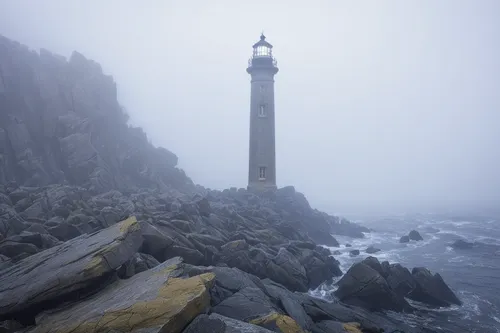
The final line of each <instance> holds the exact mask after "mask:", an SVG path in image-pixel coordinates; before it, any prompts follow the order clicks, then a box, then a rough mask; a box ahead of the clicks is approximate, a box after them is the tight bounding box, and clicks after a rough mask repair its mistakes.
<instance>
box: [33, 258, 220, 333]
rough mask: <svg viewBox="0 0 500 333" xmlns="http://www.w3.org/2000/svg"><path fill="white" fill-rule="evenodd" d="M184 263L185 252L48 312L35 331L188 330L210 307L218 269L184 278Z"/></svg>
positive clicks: (170, 332) (44, 332)
mask: <svg viewBox="0 0 500 333" xmlns="http://www.w3.org/2000/svg"><path fill="white" fill-rule="evenodd" d="M180 265H181V260H180V258H172V259H170V260H168V261H166V262H164V263H163V264H161V265H159V266H157V267H155V268H153V269H151V270H148V271H146V272H142V273H140V274H137V275H135V276H133V277H132V278H130V279H128V280H122V281H118V282H116V283H113V284H111V285H109V286H108V287H107V288H106V289H104V290H103V291H101V292H100V293H99V294H97V295H95V296H94V297H91V298H89V299H86V300H84V301H82V302H79V303H77V304H75V305H73V306H71V307H69V308H68V307H66V308H63V309H61V310H60V311H59V312H55V313H48V314H42V315H40V316H39V317H37V326H36V327H35V329H34V330H33V331H32V333H48V332H61V333H62V332H73V333H79V332H81V333H87V332H95V331H97V330H98V331H102V332H123V333H125V332H138V333H139V332H146V331H147V332H158V333H160V332H169V333H179V332H182V330H183V329H184V328H185V327H186V326H187V325H188V324H189V323H190V322H191V321H192V320H193V319H194V318H195V317H196V316H197V315H199V314H200V313H202V312H204V311H205V310H206V309H207V308H208V307H209V305H210V294H209V289H210V288H211V286H212V285H213V282H214V279H215V275H214V274H213V273H205V274H201V275H197V276H193V277H188V278H180V277H179V276H181V275H182V268H181V267H179V266H180ZM144 286H147V287H146V288H144Z"/></svg>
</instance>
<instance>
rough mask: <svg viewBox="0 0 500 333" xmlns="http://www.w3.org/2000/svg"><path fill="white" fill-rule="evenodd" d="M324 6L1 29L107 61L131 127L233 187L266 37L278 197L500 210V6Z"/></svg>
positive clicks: (79, 12)
mask: <svg viewBox="0 0 500 333" xmlns="http://www.w3.org/2000/svg"><path fill="white" fill-rule="evenodd" d="M257 2H258V1H257ZM223 3H225V5H222V4H223ZM315 3H316V4H317V6H308V7H301V6H299V5H297V4H291V5H290V8H287V9H288V10H289V15H288V16H287V15H284V13H283V11H282V8H281V7H280V6H278V5H276V4H268V5H267V7H266V8H268V11H259V6H256V7H253V6H252V5H250V3H246V2H244V3H242V4H240V6H241V8H240V7H239V6H235V5H234V4H232V3H230V2H224V1H218V2H217V3H215V4H212V6H210V5H207V4H204V3H201V2H197V1H191V2H186V3H183V4H165V3H161V2H153V3H152V4H151V5H150V6H142V7H141V6H140V5H138V4H134V3H132V2H126V3H125V4H123V2H120V4H122V5H120V4H119V3H118V2H112V1H110V2H107V3H99V2H95V1H89V2H87V3H85V4H83V3H80V4H77V3H71V4H69V3H64V4H62V3H60V2H58V1H46V2H44V3H43V4H41V3H37V2H30V4H29V5H27V2H24V3H19V2H17V3H2V4H1V5H0V7H3V8H2V10H0V33H1V34H2V35H4V36H5V37H7V38H9V39H12V40H15V41H17V42H20V43H21V44H24V45H27V46H28V47H29V48H31V49H34V50H37V51H39V49H40V48H45V49H47V50H49V51H50V52H53V53H55V54H60V55H63V56H65V57H66V58H67V59H68V58H69V56H70V54H71V52H72V51H77V52H80V53H82V54H83V55H84V56H86V57H87V58H89V59H92V60H94V61H96V62H98V63H99V64H100V65H101V66H102V68H103V71H104V73H106V74H110V75H112V76H113V77H114V79H115V82H116V83H117V86H118V97H119V102H120V104H121V105H122V106H124V108H125V109H126V110H127V111H128V113H129V115H130V123H131V124H132V125H134V126H140V127H142V128H143V129H144V131H145V132H146V133H147V134H148V137H149V138H150V140H151V141H152V142H153V144H155V145H156V146H163V147H165V148H167V149H169V150H171V151H172V152H173V153H175V154H176V155H177V156H178V157H179V167H180V168H182V169H184V170H185V171H186V173H187V175H188V176H189V177H191V178H192V179H193V181H194V182H195V183H198V184H201V185H203V186H205V187H207V188H214V189H224V188H230V187H239V188H241V187H246V185H247V184H246V182H247V171H248V130H249V122H248V116H249V111H250V105H249V101H250V83H249V80H250V78H249V75H248V74H247V73H246V72H245V69H246V64H247V60H248V58H249V57H250V56H251V46H252V44H253V43H255V42H256V41H257V40H258V38H259V35H260V33H261V31H262V30H264V32H265V34H266V37H267V40H269V42H270V43H271V44H273V45H274V49H273V52H274V54H275V56H276V58H277V60H278V66H279V67H280V72H279V73H278V74H277V76H276V78H275V88H276V147H277V156H276V157H277V182H278V187H283V186H287V185H293V186H294V187H295V188H296V190H297V191H299V192H302V193H304V194H305V195H306V197H307V198H308V200H309V202H310V203H311V205H312V206H313V207H315V208H318V209H321V210H324V211H327V212H329V213H332V214H333V213H335V214H345V213H346V212H348V213H351V212H362V211H381V212H388V211H398V212H401V211H409V210H411V211H415V210H416V211H425V210H431V209H443V210H446V209H455V210H458V209H461V210H471V211H474V210H486V209H489V208H496V206H497V205H498V204H497V203H498V202H499V201H500V175H499V173H498V171H497V170H500V150H499V149H498V144H499V143H500V112H498V111H499V110H500V95H498V91H500V89H499V88H500V60H498V59H500V38H498V37H499V36H498V35H499V31H500V22H496V21H495V14H494V13H495V11H496V12H498V11H499V10H500V3H498V2H495V1H484V2H481V3H470V2H464V1H456V2H453V5H452V4H451V2H450V1H443V2H440V3H433V2H431V1H422V2H419V3H418V4H417V3H416V2H413V3H412V2H407V3H406V4H405V5H402V4H397V5H394V2H385V3H383V4H382V5H380V4H378V5H373V4H369V3H368V2H364V4H365V6H364V7H362V8H363V9H366V10H365V11H363V10H360V7H357V6H356V5H354V4H346V3H340V2H331V3H330V2H324V1H317V2H315ZM446 3H447V4H448V5H446ZM251 4H255V2H252V3H251ZM320 4H322V5H320ZM28 7H29V9H28ZM60 12H64V14H65V15H64V17H61V16H62V15H61V14H60ZM301 19H304V22H305V24H302V25H301V24H294V23H296V22H302V21H301ZM28 22H29V23H28ZM463 22H467V25H465V26H464V25H463ZM89 23H90V24H89ZM33 27H35V28H33ZM179 27H182V28H179ZM63 30H65V31H64V32H62V31H63ZM180 32H182V33H180ZM172 50H174V51H172ZM225 122H226V123H225ZM227 122H229V124H230V126H228V124H227ZM311 147H312V148H311Z"/></svg>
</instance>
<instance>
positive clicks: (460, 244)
mask: <svg viewBox="0 0 500 333" xmlns="http://www.w3.org/2000/svg"><path fill="white" fill-rule="evenodd" d="M451 247H452V248H454V249H457V250H469V249H472V248H473V247H474V243H471V242H467V241H465V240H463V239H459V240H456V241H455V242H453V244H451Z"/></svg>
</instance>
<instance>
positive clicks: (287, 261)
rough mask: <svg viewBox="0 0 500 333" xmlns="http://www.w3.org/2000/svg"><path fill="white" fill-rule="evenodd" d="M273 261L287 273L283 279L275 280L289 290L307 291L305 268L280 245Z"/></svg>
mask: <svg viewBox="0 0 500 333" xmlns="http://www.w3.org/2000/svg"><path fill="white" fill-rule="evenodd" d="M273 261H274V263H275V264H276V265H278V266H279V267H281V268H282V269H283V270H284V271H285V272H286V274H287V275H288V278H287V279H286V280H285V281H279V280H276V282H278V283H281V284H283V285H284V286H287V287H289V288H290V289H291V290H297V291H307V287H306V286H307V285H308V279H307V275H306V270H305V268H304V266H302V265H301V264H300V262H299V261H298V260H297V258H296V257H295V256H294V255H293V254H291V253H290V252H289V251H287V250H286V249H285V248H283V247H282V248H280V250H279V252H278V254H277V255H276V257H274V258H273ZM268 267H269V266H268ZM292 279H293V280H292Z"/></svg>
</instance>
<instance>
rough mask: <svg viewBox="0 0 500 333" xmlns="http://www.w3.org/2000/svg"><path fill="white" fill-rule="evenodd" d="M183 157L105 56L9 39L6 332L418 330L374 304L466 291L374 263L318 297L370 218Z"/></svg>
mask: <svg viewBox="0 0 500 333" xmlns="http://www.w3.org/2000/svg"><path fill="white" fill-rule="evenodd" d="M176 165H177V157H176V156H175V155H174V154H173V153H172V152H170V151H168V150H167V149H164V148H158V147H154V146H152V145H151V144H150V143H149V142H148V139H147V137H146V135H145V133H144V132H143V131H142V130H141V129H140V128H135V127H132V126H129V125H128V124H127V116H126V114H125V113H124V112H123V109H122V108H121V107H120V105H119V104H118V102H117V99H116V85H115V83H114V81H113V79H112V78H111V77H110V76H107V75H105V74H103V72H102V69H101V68H100V66H99V65H98V64H97V63H95V62H93V61H91V60H87V59H86V58H85V57H84V56H83V55H81V54H79V53H73V55H72V56H71V58H70V59H69V61H67V60H66V59H65V58H63V57H60V56H57V55H53V54H51V53H50V52H48V51H45V50H42V51H40V53H37V52H34V51H31V50H29V49H28V48H27V47H25V46H23V45H20V44H19V43H16V42H13V41H10V40H8V39H6V38H4V37H0V332H61V333H62V332H122V333H125V332H138V333H139V332H141V333H145V332H171V333H177V332H184V333H197V332H214V333H230V332H231V333H238V332H250V333H251V332H256V333H259V332H261V333H269V332H282V333H290V332H292V333H293V332H295V333H306V332H314V333H332V332H355V333H356V332H358V333H359V332H380V329H385V330H386V331H388V330H392V329H395V328H400V329H401V328H402V329H404V330H405V331H406V332H418V331H417V330H414V329H413V328H411V327H408V326H406V325H405V324H403V323H401V322H399V321H397V320H392V319H388V318H387V317H384V316H383V315H381V314H374V313H370V312H368V311H366V310H364V309H362V308H361V307H359V306H362V307H365V308H367V309H372V308H377V309H379V308H381V309H382V310H384V309H397V310H399V308H398V307H395V306H394V304H396V305H399V304H404V305H405V306H404V310H405V311H406V310H411V307H410V306H409V305H407V304H406V303H404V301H402V298H403V297H405V296H406V295H410V294H411V295H413V297H414V298H416V299H418V300H419V301H421V302H424V303H425V302H427V303H429V304H431V305H436V304H437V305H442V304H450V302H449V301H450V300H451V301H452V302H451V304H455V303H456V300H454V298H453V296H454V295H451V294H450V293H453V292H452V291H451V290H450V291H449V292H448V291H447V292H446V293H444V294H442V295H433V297H434V298H433V299H432V300H431V301H432V302H430V301H429V295H430V294H434V292H433V291H434V290H436V288H441V287H442V284H444V282H442V284H441V280H439V277H432V275H430V272H427V271H423V270H417V271H416V273H415V277H411V278H409V277H408V276H406V275H404V276H403V275H401V274H400V270H399V268H397V267H396V268H391V266H388V268H387V269H386V270H384V271H382V270H380V274H379V273H377V272H378V271H373V270H371V268H370V267H368V266H367V265H368V263H366V264H360V265H363V266H359V267H360V268H359V267H358V268H352V269H351V270H350V272H348V274H346V275H345V276H344V278H343V279H342V280H341V281H340V288H339V291H338V293H339V295H340V296H338V298H339V299H342V300H343V301H345V302H344V303H341V302H334V303H331V302H327V301H325V300H319V299H316V298H314V297H312V296H310V295H308V293H307V292H308V290H310V289H314V288H316V287H318V286H320V285H321V284H323V283H326V282H331V281H332V280H333V278H335V277H338V276H340V275H342V272H341V270H340V269H339V265H338V262H337V261H336V260H335V258H334V257H333V256H332V255H331V253H330V251H329V250H328V249H326V248H324V247H322V246H320V245H328V246H338V245H339V244H338V243H337V241H336V240H335V238H334V237H333V236H332V233H333V234H334V233H338V234H345V235H350V236H352V237H363V232H367V231H368V230H367V229H366V228H363V227H360V226H357V225H355V224H352V223H349V222H348V221H346V220H344V219H341V218H338V217H334V216H330V215H328V214H325V213H322V212H319V211H317V210H315V209H313V208H311V206H310V205H309V203H308V202H307V200H306V198H305V196H304V195H302V194H301V193H299V192H296V191H295V189H294V188H293V187H291V186H290V187H284V188H281V189H279V190H277V191H270V192H265V193H252V192H250V191H247V190H244V189H228V190H224V191H214V190H210V189H206V188H204V187H202V186H199V185H195V184H193V182H192V181H191V180H190V179H189V178H188V177H187V176H186V175H185V173H184V172H183V171H182V170H180V169H179V168H177V167H176ZM379 265H380V264H379ZM387 265H388V263H387ZM353 267H354V266H353ZM376 267H377V268H378V266H376ZM384 267H385V264H384ZM372 271H373V272H372ZM360 272H361V273H360ZM366 272H368V273H370V274H372V275H373V276H375V277H376V281H375V280H373V279H368V280H366V279H364V278H366V277H367V276H368V275H367V274H368V273H366ZM365 273H366V274H365ZM377 274H379V275H380V276H379V275H377ZM360 275H362V277H360ZM365 275H366V276H365ZM386 279H387V281H388V282H387V281H386ZM391 279H392V280H391ZM393 280H394V281H393ZM432 283H434V284H435V285H431V284H432ZM400 284H404V285H405V286H406V285H408V286H412V288H413V289H414V288H417V287H418V288H419V290H418V291H414V290H413V289H411V290H410V289H408V288H404V290H402V291H401V290H400V289H401V288H399V285H400ZM367 286H368V287H369V288H367V289H366V290H373V291H376V295H377V296H376V297H390V296H391V295H395V296H394V297H393V298H394V300H395V303H387V304H386V305H387V306H385V307H376V306H373V304H374V303H373V302H375V304H376V303H377V300H376V299H375V300H374V298H373V294H372V293H367V292H363V290H365V288H366V287H367ZM330 296H331V297H333V296H334V295H333V294H332V295H330ZM348 304H350V305H348ZM384 304H385V303H384ZM426 332H431V331H430V330H426Z"/></svg>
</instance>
